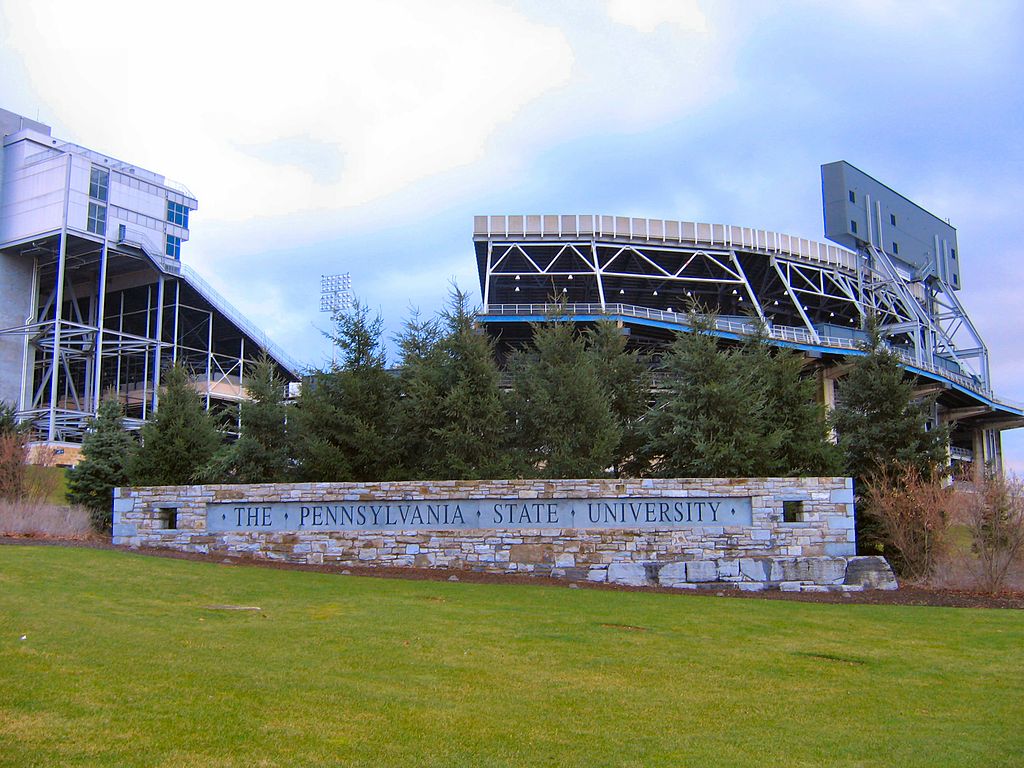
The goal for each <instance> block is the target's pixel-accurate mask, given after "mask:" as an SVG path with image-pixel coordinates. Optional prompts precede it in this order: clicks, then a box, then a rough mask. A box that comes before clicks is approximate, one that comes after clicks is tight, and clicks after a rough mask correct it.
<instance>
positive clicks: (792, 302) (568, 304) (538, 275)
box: [473, 162, 1024, 471]
mask: <svg viewBox="0 0 1024 768" xmlns="http://www.w3.org/2000/svg"><path fill="white" fill-rule="evenodd" d="M822 191H823V199H824V207H825V227H826V232H827V234H828V237H829V238H830V239H831V240H832V241H833V242H834V243H835V244H830V243H823V242H815V241H813V240H807V239H805V238H801V237H794V236H791V235H786V234H782V233H779V232H773V231H771V230H765V229H758V228H755V227H743V226H734V225H729V224H713V223H703V222H693V221H677V220H670V219H645V218H634V217H626V216H608V215H597V214H583V215H575V214H574V215H561V214H559V215H555V214H538V215H512V216H506V215H499V216H477V217H475V220H474V225H473V241H474V246H475V250H476V259H477V268H478V271H479V275H480V289H481V293H482V295H483V307H482V310H481V312H480V315H479V317H478V319H479V321H480V322H481V324H482V325H483V326H484V327H485V328H486V329H487V331H488V333H490V334H491V335H492V336H493V337H495V339H496V340H497V349H498V353H499V355H500V356H504V355H505V354H506V353H507V352H508V351H510V350H512V349H514V348H515V347H516V346H518V345H520V344H522V343H523V342H525V341H527V340H528V339H529V337H530V335H531V333H532V330H531V325H530V323H531V322H538V321H543V320H545V319H546V318H549V317H553V316H555V314H554V309H555V307H556V306H557V307H558V308H559V311H558V313H557V316H558V317H559V318H563V317H564V318H566V319H568V320H569V321H571V322H574V323H578V324H580V325H587V324H592V323H595V322H597V321H598V320H600V319H611V320H613V321H614V322H616V323H617V324H619V325H620V326H621V328H622V330H623V333H624V334H626V335H627V337H628V339H629V344H630V345H631V346H632V347H634V348H644V349H646V350H648V351H650V352H652V353H654V355H655V356H657V355H658V351H659V350H660V349H663V348H664V347H665V345H667V344H668V343H669V342H670V341H671V340H672V338H673V337H674V336H675V334H676V333H678V332H680V331H682V332H686V331H688V330H689V325H688V319H687V311H688V310H689V309H691V308H696V309H698V311H708V310H710V312H712V313H713V314H714V317H715V331H714V332H715V333H716V334H717V335H718V336H719V337H720V338H721V339H722V343H723V344H730V343H734V342H735V341H737V340H738V339H740V338H741V337H744V336H748V335H750V334H752V333H755V332H759V331H760V330H761V329H762V328H763V329H764V331H765V333H766V335H767V338H768V339H769V341H770V342H771V343H772V344H775V345H778V346H785V347H790V348H795V349H798V350H801V351H802V352H803V353H804V356H805V361H806V368H805V370H806V371H807V373H808V374H812V373H813V375H815V376H816V377H817V378H818V381H819V385H820V388H821V389H820V398H821V400H822V402H824V403H825V404H826V405H827V406H829V407H831V406H832V405H834V404H835V402H836V400H837V398H839V399H841V398H842V378H843V375H844V373H845V371H846V370H847V366H846V361H847V357H848V356H849V355H858V354H864V351H863V344H864V342H865V341H866V340H867V332H866V328H867V325H868V322H869V320H870V319H871V318H875V319H876V320H877V322H878V323H879V326H880V328H881V331H882V333H883V334H884V337H885V342H886V343H887V344H888V345H890V347H891V348H892V349H893V350H894V351H895V352H896V353H897V354H898V355H899V357H900V360H901V362H902V364H903V365H904V367H905V368H906V370H907V372H908V374H910V375H911V377H912V378H913V380H914V381H915V384H916V391H917V393H918V394H919V395H920V396H924V395H926V394H933V395H935V396H936V397H937V400H936V408H935V409H934V411H933V413H932V421H933V423H942V422H946V423H949V424H951V425H953V429H952V432H951V442H950V456H951V458H952V459H953V460H954V461H961V462H974V466H975V468H976V469H977V470H978V471H980V468H981V467H983V466H986V465H988V466H993V467H996V468H998V467H1000V466H1001V463H1002V457H1001V450H1000V439H999V433H1000V430H1003V429H1011V428H1015V427H1021V426H1024V408H1022V407H1021V406H1018V405H1016V404H1012V403H1009V402H1007V401H1006V400H1003V399H1000V398H997V397H996V395H995V394H994V393H993V392H992V384H991V380H990V376H989V358H988V350H987V349H986V347H985V344H984V342H983V341H982V339H981V336H980V335H979V334H978V331H977V329H976V328H975V327H974V325H973V323H971V320H970V318H968V316H967V313H966V312H965V311H964V308H963V305H962V304H961V303H960V301H959V299H958V298H957V295H956V292H957V291H958V290H959V288H960V287H961V286H962V280H961V276H960V268H961V260H960V257H959V254H958V251H957V241H956V230H955V229H953V227H951V226H949V225H948V224H946V223H945V222H943V221H942V220H941V219H938V218H936V217H935V216H933V215H932V214H930V213H928V212H927V211H925V210H924V209H923V208H921V207H919V206H917V205H915V204H914V203H912V202H911V201H910V200H907V199H906V198H905V197H903V196H901V195H899V194H897V193H895V192H893V191H892V190H891V189H889V188H888V187H886V186H884V185H883V184H880V183H879V182H877V181H875V180H874V179H872V178H871V177H870V176H868V175H866V174H864V173H862V172H861V171H858V170H857V169H856V168H854V167H853V166H851V165H849V164H848V163H845V162H839V163H829V164H827V165H825V166H822Z"/></svg>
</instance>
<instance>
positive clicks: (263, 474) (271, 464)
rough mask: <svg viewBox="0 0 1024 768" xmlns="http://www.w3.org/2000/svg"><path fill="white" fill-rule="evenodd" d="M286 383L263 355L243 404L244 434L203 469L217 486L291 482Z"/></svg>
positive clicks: (249, 379) (207, 480) (208, 478)
mask: <svg viewBox="0 0 1024 768" xmlns="http://www.w3.org/2000/svg"><path fill="white" fill-rule="evenodd" d="M284 387H285V384H284V381H283V380H282V379H281V378H280V377H279V376H278V375H277V371H276V368H275V365H274V361H273V360H271V359H270V358H269V357H267V356H266V355H263V356H262V357H261V358H260V359H259V360H258V361H257V362H256V364H255V366H253V368H252V371H251V373H250V375H249V377H248V379H247V380H246V382H245V389H246V393H247V394H248V396H249V399H248V400H245V401H243V402H242V403H241V404H240V406H239V407H240V422H241V434H240V436H239V438H238V439H237V440H236V441H235V442H233V443H231V444H230V445H225V446H222V447H221V448H220V449H219V450H218V451H217V453H216V454H215V455H214V457H213V459H211V461H210V462H209V463H208V464H207V465H206V467H205V468H204V469H203V470H202V473H201V479H202V480H203V481H204V482H213V483H218V482H220V483H280V482H284V481H285V480H287V479H288V475H289V472H290V465H291V462H290V457H289V444H288V433H287V431H286V426H287V421H288V408H287V406H286V405H285V404H284V403H283V396H284Z"/></svg>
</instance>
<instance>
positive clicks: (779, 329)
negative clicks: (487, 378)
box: [480, 303, 1020, 408]
mask: <svg viewBox="0 0 1024 768" xmlns="http://www.w3.org/2000/svg"><path fill="white" fill-rule="evenodd" d="M559 313H562V314H564V315H569V316H571V315H603V316H609V317H610V316H622V317H635V318H640V319H645V320H656V321H659V322H664V323H669V324H672V325H675V326H678V327H679V328H681V329H688V328H689V327H690V326H689V324H688V322H687V315H686V313H685V312H669V311H668V310H662V309H652V308H650V307H637V306H633V305H631V304H605V305H601V304H597V303H581V304H566V305H563V306H559V305H555V304H488V305H486V306H485V307H484V308H483V309H482V310H481V313H480V314H482V315H514V316H535V317H547V316H553V317H558V316H559ZM714 325H715V329H716V330H717V331H720V332H722V333H732V334H736V335H739V336H751V335H754V334H755V333H757V332H758V328H757V326H756V325H754V324H753V323H744V322H739V321H736V320H730V319H728V318H722V317H718V318H715V319H714ZM765 330H766V331H767V335H768V337H769V338H771V339H773V340H775V341H783V342H791V343H794V344H806V345H809V346H824V347H829V348H832V349H841V350H848V351H858V350H860V349H861V348H862V342H861V341H860V340H859V339H854V338H843V337H839V336H824V335H821V334H819V335H818V338H817V339H815V338H814V337H813V336H811V334H810V333H809V332H808V331H807V330H805V329H803V328H796V327H793V326H788V325H773V324H768V325H766V326H765ZM887 346H888V348H889V349H891V350H892V351H893V352H894V353H895V354H896V355H897V356H898V357H899V358H900V360H902V361H903V363H904V364H906V365H909V366H912V367H914V368H919V369H921V370H925V371H928V372H929V373H932V374H935V375H937V376H940V377H942V378H944V379H946V380H948V381H953V382H956V383H957V384H959V385H960V386H962V387H964V388H966V389H968V390H970V391H972V392H976V393H978V394H980V395H984V396H985V397H989V398H993V397H994V396H993V393H992V391H991V390H990V389H988V388H986V387H985V386H983V385H982V384H981V383H980V382H979V381H977V380H976V379H974V378H973V377H971V376H965V375H963V374H960V373H956V372H954V371H950V370H949V369H948V368H942V367H940V366H937V365H934V364H931V363H929V362H925V361H920V360H918V359H917V358H916V357H915V356H914V355H913V354H910V353H908V352H906V351H905V350H902V349H899V348H898V347H893V346H890V345H887ZM999 402H1000V403H1003V404H1005V405H1010V406H1011V407H1017V408H1019V407H1020V406H1019V405H1018V404H1016V403H1011V402H1009V401H1006V400H1003V399H1000V400H999Z"/></svg>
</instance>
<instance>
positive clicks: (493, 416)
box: [432, 285, 512, 479]
mask: <svg viewBox="0 0 1024 768" xmlns="http://www.w3.org/2000/svg"><path fill="white" fill-rule="evenodd" d="M443 318H444V322H445V326H446V329H447V333H446V334H445V337H444V339H443V340H442V342H441V344H440V345H439V350H440V353H441V354H440V359H441V361H442V362H443V366H444V369H445V373H446V375H445V376H444V390H443V393H442V396H441V416H442V420H441V423H440V424H439V425H438V427H437V429H436V430H435V432H434V437H435V443H434V446H433V451H432V454H433V456H434V462H433V467H432V468H433V470H434V472H433V474H434V476H435V477H438V478H440V479H457V478H465V479H483V478H494V477H500V476H502V475H506V474H508V473H509V472H511V471H512V465H511V462H510V460H509V457H508V455H507V451H506V448H507V440H508V412H507V409H506V406H505V403H504V402H503V399H502V395H501V389H500V374H499V372H498V367H497V364H496V362H495V355H494V342H493V341H492V340H491V339H490V337H489V336H487V335H486V334H485V333H484V331H483V329H481V328H478V327H476V325H475V324H474V322H473V318H474V314H473V312H472V311H471V310H470V309H469V306H468V296H467V295H466V294H465V293H464V292H463V291H461V290H460V289H459V287H458V286H457V285H453V286H452V290H451V293H450V295H449V302H448V309H447V310H446V311H445V313H444V315H443Z"/></svg>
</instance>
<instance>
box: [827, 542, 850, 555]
mask: <svg viewBox="0 0 1024 768" xmlns="http://www.w3.org/2000/svg"><path fill="white" fill-rule="evenodd" d="M825 554H826V555H828V556H830V557H853V556H854V555H856V554H857V545H856V544H854V543H853V542H852V541H843V542H834V543H829V544H826V545H825Z"/></svg>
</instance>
